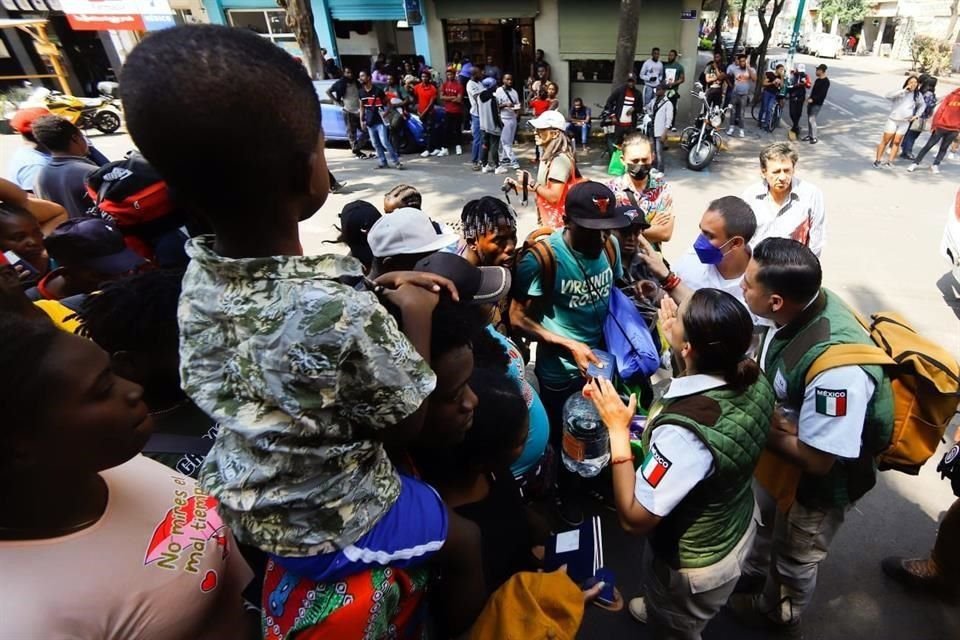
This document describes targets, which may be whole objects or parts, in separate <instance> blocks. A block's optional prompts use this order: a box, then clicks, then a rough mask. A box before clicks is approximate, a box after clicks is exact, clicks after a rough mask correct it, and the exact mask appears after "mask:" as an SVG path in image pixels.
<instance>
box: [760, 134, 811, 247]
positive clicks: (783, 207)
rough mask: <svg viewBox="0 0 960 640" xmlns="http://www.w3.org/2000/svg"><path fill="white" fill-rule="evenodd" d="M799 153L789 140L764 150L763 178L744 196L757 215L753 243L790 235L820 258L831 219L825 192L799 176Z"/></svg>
mask: <svg viewBox="0 0 960 640" xmlns="http://www.w3.org/2000/svg"><path fill="white" fill-rule="evenodd" d="M798 159H799V156H798V155H797V152H796V151H795V150H794V149H793V147H791V146H790V145H789V144H787V143H786V142H775V143H773V144H771V145H770V146H768V147H767V148H765V149H764V150H763V151H762V152H761V153H760V175H761V177H762V180H761V181H760V182H759V183H756V184H753V185H751V186H750V187H748V188H747V189H745V190H744V192H743V195H742V196H741V197H742V198H743V199H744V201H745V202H746V203H747V204H749V205H750V207H751V208H752V209H753V213H754V214H755V215H756V216H757V232H756V233H755V234H754V236H753V240H752V241H751V243H750V244H751V246H753V247H756V246H757V245H758V244H760V243H761V242H763V241H764V240H766V239H767V238H790V239H791V240H796V241H797V242H799V243H801V244H803V245H806V246H807V247H809V248H810V250H811V251H813V254H814V255H815V256H817V257H818V258H819V257H820V254H821V252H822V251H823V246H824V244H826V233H827V222H826V213H825V211H824V205H823V192H821V191H820V189H818V188H817V187H816V186H814V185H813V184H811V183H809V182H806V181H801V180H800V179H799V178H797V177H796V168H797V160H798Z"/></svg>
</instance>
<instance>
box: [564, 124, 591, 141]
mask: <svg viewBox="0 0 960 640" xmlns="http://www.w3.org/2000/svg"><path fill="white" fill-rule="evenodd" d="M567 133H569V134H570V135H571V136H572V137H574V138H575V139H576V140H579V141H580V144H582V145H584V146H586V144H587V142H588V141H589V140H590V125H589V124H571V125H567Z"/></svg>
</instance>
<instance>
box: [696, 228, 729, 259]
mask: <svg viewBox="0 0 960 640" xmlns="http://www.w3.org/2000/svg"><path fill="white" fill-rule="evenodd" d="M731 240H733V238H730V240H727V241H726V242H724V243H723V244H722V245H720V246H719V247H715V246H713V245H712V244H710V241H709V240H708V239H707V237H706V236H704V235H703V234H702V233H701V234H700V235H699V236H697V239H696V240H695V241H694V243H693V250H694V251H695V252H696V253H697V257H698V258H700V262H702V263H703V264H720V261H721V260H723V255H724V253H723V248H724V247H725V246H727V245H728V244H730V242H731Z"/></svg>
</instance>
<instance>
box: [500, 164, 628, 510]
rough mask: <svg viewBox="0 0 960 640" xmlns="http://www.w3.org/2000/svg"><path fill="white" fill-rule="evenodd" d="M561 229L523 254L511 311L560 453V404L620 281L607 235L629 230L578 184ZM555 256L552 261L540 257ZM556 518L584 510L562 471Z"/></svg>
mask: <svg viewBox="0 0 960 640" xmlns="http://www.w3.org/2000/svg"><path fill="white" fill-rule="evenodd" d="M565 211H566V213H565V216H564V227H563V228H562V229H558V230H557V231H555V232H553V233H552V234H550V235H549V236H547V237H546V238H544V239H543V240H541V241H540V242H538V243H537V245H535V247H536V250H530V251H527V252H526V253H525V254H524V256H523V257H522V258H521V259H520V262H519V263H518V265H517V272H516V275H515V276H514V288H513V294H514V300H513V302H512V303H511V306H510V320H511V323H512V325H513V327H514V328H515V329H517V330H519V331H521V332H523V333H526V334H527V335H529V336H530V337H531V338H533V339H534V340H536V341H537V342H538V343H539V346H538V350H537V368H536V373H537V378H538V379H539V380H540V397H541V399H542V400H543V404H544V406H545V407H546V409H547V415H548V416H549V418H550V437H551V443H552V444H553V446H554V448H555V450H559V446H560V441H561V436H562V416H563V403H564V402H565V401H566V400H567V398H569V397H570V395H571V394H572V393H575V392H577V391H579V390H580V389H582V388H583V385H584V380H585V379H584V375H585V374H586V371H587V367H588V366H589V365H590V364H599V363H600V360H599V359H598V358H597V357H596V356H595V355H594V353H593V350H594V349H600V348H602V346H603V321H604V319H605V318H606V316H607V307H608V306H609V304H610V292H611V290H612V287H613V284H614V280H616V279H620V278H622V277H623V266H622V265H621V262H620V247H619V244H618V243H617V240H616V238H615V237H613V236H610V237H609V238H608V239H607V240H605V239H604V237H605V235H607V234H605V233H604V231H607V230H612V229H620V228H623V227H628V226H630V224H631V221H630V218H628V217H627V216H626V215H625V214H624V213H623V212H622V211H620V210H618V208H617V199H616V196H614V194H613V192H612V191H611V190H610V189H609V188H607V187H606V186H604V185H602V184H600V183H598V182H581V183H580V184H577V185H576V186H574V187H573V188H572V189H570V191H568V192H567V197H566V200H565ZM545 255H552V256H553V258H552V260H551V259H549V258H547V259H544V256H545ZM558 480H559V485H560V490H559V492H558V493H559V500H558V508H559V512H560V517H561V518H562V519H563V520H564V521H565V522H567V523H568V524H570V525H571V526H577V525H579V524H580V522H582V521H583V510H582V508H581V506H580V504H579V500H578V499H577V498H578V496H577V493H578V492H577V491H576V483H575V482H574V480H575V479H574V478H572V477H571V476H569V475H568V474H564V473H563V471H562V470H561V475H560V478H559V479H558Z"/></svg>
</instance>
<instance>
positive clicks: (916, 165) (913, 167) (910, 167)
mask: <svg viewBox="0 0 960 640" xmlns="http://www.w3.org/2000/svg"><path fill="white" fill-rule="evenodd" d="M919 166H920V165H918V164H917V163H916V162H914V163H913V164H912V165H910V166H909V167H907V171H909V172H910V173H913V172H914V171H916V170H917V167H919Z"/></svg>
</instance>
